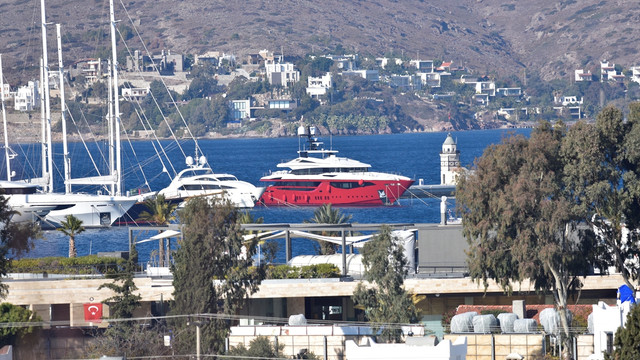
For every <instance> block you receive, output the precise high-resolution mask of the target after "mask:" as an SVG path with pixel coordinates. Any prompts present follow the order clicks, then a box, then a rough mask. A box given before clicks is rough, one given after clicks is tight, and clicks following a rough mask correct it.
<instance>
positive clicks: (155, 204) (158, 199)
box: [138, 194, 178, 267]
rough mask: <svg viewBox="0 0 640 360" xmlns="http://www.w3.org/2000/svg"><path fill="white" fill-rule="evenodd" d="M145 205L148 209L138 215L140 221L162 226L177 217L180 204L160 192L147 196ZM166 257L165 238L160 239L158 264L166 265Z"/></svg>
mask: <svg viewBox="0 0 640 360" xmlns="http://www.w3.org/2000/svg"><path fill="white" fill-rule="evenodd" d="M144 205H145V206H146V207H147V210H145V211H143V212H141V213H140V216H139V217H138V220H139V221H145V222H148V223H153V224H156V225H160V226H162V225H169V224H170V223H171V222H172V221H174V220H175V219H176V215H175V211H176V209H177V208H178V205H177V204H172V203H170V202H168V201H167V200H166V199H165V197H164V195H162V194H158V195H156V196H155V197H153V198H147V199H146V200H145V201H144ZM160 232H162V231H160ZM164 257H165V252H164V239H159V252H158V259H159V261H158V265H159V266H160V267H162V266H163V265H164ZM167 265H168V264H167Z"/></svg>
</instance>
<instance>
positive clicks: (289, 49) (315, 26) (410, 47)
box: [0, 0, 640, 84]
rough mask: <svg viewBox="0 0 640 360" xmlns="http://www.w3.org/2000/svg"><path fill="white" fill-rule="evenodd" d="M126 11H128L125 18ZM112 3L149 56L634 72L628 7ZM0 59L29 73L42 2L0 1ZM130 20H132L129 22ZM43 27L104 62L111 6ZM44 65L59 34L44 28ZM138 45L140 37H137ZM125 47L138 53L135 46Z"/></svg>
mask: <svg viewBox="0 0 640 360" xmlns="http://www.w3.org/2000/svg"><path fill="white" fill-rule="evenodd" d="M122 3H124V4H125V6H126V12H125V11H124V10H123V7H122ZM122 3H121V2H117V3H116V17H117V18H118V19H119V20H121V22H122V24H128V25H129V26H131V27H132V28H133V25H132V24H134V25H135V28H137V29H138V30H139V31H140V33H141V36H142V38H143V39H144V41H145V42H146V43H147V45H148V47H149V49H150V50H151V51H152V52H159V51H160V50H161V49H169V50H171V51H174V52H181V53H201V52H204V51H207V50H219V51H224V52H227V53H235V54H236V55H243V54H246V53H250V52H257V51H259V50H261V49H264V48H267V49H270V50H275V51H279V50H280V49H282V50H283V51H284V53H285V54H292V55H302V54H305V53H310V52H320V51H325V50H329V49H335V48H336V47H341V48H343V49H344V51H345V52H354V51H355V52H359V53H369V54H373V55H378V56H379V55H382V54H384V53H387V54H388V53H393V54H394V55H401V54H404V55H405V56H408V57H412V58H415V57H420V58H426V59H445V60H454V61H456V62H458V63H461V64H463V65H465V66H467V67H469V68H470V69H472V70H474V71H475V72H477V73H488V74H496V75H498V74H500V75H503V74H506V75H515V76H522V74H523V73H524V72H525V71H527V72H538V73H540V74H541V76H542V77H543V78H544V79H547V80H549V79H553V78H559V77H565V79H566V78H567V76H568V75H567V74H571V73H572V72H573V69H574V68H576V67H580V66H586V67H587V68H590V69H595V67H596V66H597V64H598V61H600V60H603V59H607V60H611V61H614V62H616V63H619V64H625V65H633V64H634V63H635V62H636V61H637V57H638V48H637V47H636V46H634V45H635V44H636V43H637V40H638V39H639V38H640V28H639V27H637V26H634V25H635V23H637V22H638V20H639V19H640V8H638V7H637V6H636V4H635V3H633V2H626V1H598V0H583V1H576V0H566V1H556V2H549V1H543V0H530V1H507V2H504V1H502V0H461V1H448V2H447V1H444V2H429V1H423V0H421V1H397V0H370V1H336V0H325V1H299V0H279V1H275V0H272V1H268V0H247V1H198V0H182V1H169V0H154V1H149V0H137V1H126V0H125V1H123V2H122ZM0 11H1V12H2V14H3V16H2V17H0V34H1V35H2V36H0V49H3V50H2V51H1V52H2V53H3V54H4V55H3V62H4V64H5V74H6V76H7V78H8V79H9V81H10V82H12V83H14V84H15V83H16V82H18V81H22V82H24V81H26V80H27V79H24V78H23V77H24V76H25V74H26V73H27V72H28V73H30V74H31V73H36V66H37V63H38V58H39V49H40V28H39V23H40V9H39V1H38V0H29V1H27V0H2V1H0ZM127 13H128V15H130V19H129V18H128V17H127ZM47 21H48V22H52V23H56V22H59V23H62V24H63V32H64V35H63V42H64V43H65V46H64V49H65V55H64V56H65V63H67V64H68V63H70V62H71V61H72V60H76V59H79V58H86V57H96V56H100V55H104V54H105V52H106V49H107V48H106V47H107V46H108V44H109V43H108V38H107V35H108V33H107V31H108V2H107V1H105V0H89V1H86V2H85V1H80V0H68V1H62V0H51V1H47ZM48 37H49V46H50V48H51V54H52V55H50V58H51V59H53V60H54V61H55V60H57V56H56V55H55V27H54V26H53V25H52V26H49V36H48ZM134 39H135V38H134ZM134 39H132V40H131V41H128V42H127V43H128V44H129V45H130V46H131V47H133V48H140V47H141V46H140V44H137V45H136V42H135V41H133V40H134Z"/></svg>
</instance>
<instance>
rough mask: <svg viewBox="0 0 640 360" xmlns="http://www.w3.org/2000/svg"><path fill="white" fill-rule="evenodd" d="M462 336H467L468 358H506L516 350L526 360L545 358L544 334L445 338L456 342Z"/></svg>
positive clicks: (487, 359)
mask: <svg viewBox="0 0 640 360" xmlns="http://www.w3.org/2000/svg"><path fill="white" fill-rule="evenodd" d="M460 336H466V337H467V360H491V359H505V358H506V357H507V355H509V354H511V353H514V352H515V353H518V354H519V355H521V356H523V357H524V358H525V359H526V360H543V359H544V344H545V343H544V335H542V334H482V335H476V334H449V335H445V337H444V338H445V339H448V340H451V342H455V341H456V339H458V337H460ZM492 342H493V345H492Z"/></svg>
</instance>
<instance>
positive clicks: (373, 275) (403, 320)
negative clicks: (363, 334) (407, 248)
mask: <svg viewBox="0 0 640 360" xmlns="http://www.w3.org/2000/svg"><path fill="white" fill-rule="evenodd" d="M401 241H402V240H401V239H400V238H398V237H396V236H393V234H392V233H391V227H389V226H388V225H385V226H383V227H382V228H381V229H380V233H379V234H378V235H376V236H374V237H373V239H372V240H371V241H369V242H367V243H366V244H365V246H364V247H363V249H362V254H363V259H362V262H363V264H364V266H365V272H364V279H365V280H366V281H368V282H369V283H370V284H371V285H373V287H367V286H365V285H363V283H359V284H358V286H357V287H356V290H355V292H354V293H353V300H354V302H355V303H356V304H357V305H360V306H363V307H364V308H365V313H366V316H367V318H368V319H369V321H371V322H372V323H374V329H376V330H380V331H381V332H380V338H381V339H382V340H383V341H385V342H399V341H400V340H401V338H402V329H401V328H400V327H399V326H398V324H407V323H409V322H413V321H415V319H416V318H417V311H416V308H415V305H414V304H413V301H412V299H411V297H410V296H409V294H408V293H407V291H406V290H405V289H404V287H403V284H404V278H405V277H406V276H407V273H408V270H407V264H408V260H407V258H406V257H405V256H404V247H403V244H402V242H401Z"/></svg>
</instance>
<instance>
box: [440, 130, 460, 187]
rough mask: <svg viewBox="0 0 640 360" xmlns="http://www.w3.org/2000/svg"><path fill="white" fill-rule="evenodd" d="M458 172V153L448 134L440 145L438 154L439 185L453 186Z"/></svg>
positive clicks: (453, 141)
mask: <svg viewBox="0 0 640 360" xmlns="http://www.w3.org/2000/svg"><path fill="white" fill-rule="evenodd" d="M458 171H460V151H458V149H457V145H456V142H455V140H453V137H451V133H449V134H447V138H446V139H445V140H444V143H442V151H441V152H440V177H441V179H440V184H441V185H455V184H456V177H457V176H458Z"/></svg>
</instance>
